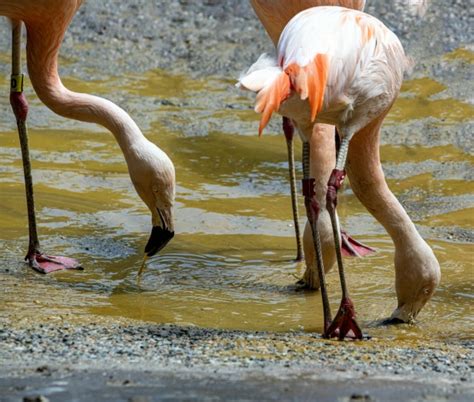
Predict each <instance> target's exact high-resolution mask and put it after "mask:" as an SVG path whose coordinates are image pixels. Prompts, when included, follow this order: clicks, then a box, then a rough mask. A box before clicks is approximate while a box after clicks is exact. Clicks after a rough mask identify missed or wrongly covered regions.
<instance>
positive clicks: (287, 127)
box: [250, 0, 374, 289]
mask: <svg viewBox="0 0 474 402" xmlns="http://www.w3.org/2000/svg"><path fill="white" fill-rule="evenodd" d="M250 3H251V5H252V7H253V9H254V11H255V13H256V14H257V16H258V18H259V19H260V22H261V23H262V25H263V26H264V28H265V30H266V31H267V33H268V35H269V36H270V38H271V40H272V41H273V44H274V45H275V46H276V45H277V43H278V39H279V37H280V34H281V32H282V31H283V28H284V27H285V25H286V24H287V23H288V21H289V20H290V19H291V18H292V17H293V16H295V15H296V14H298V13H299V12H300V11H303V10H305V9H308V8H310V7H317V6H342V7H347V8H353V9H356V10H363V9H364V6H365V0H290V1H288V0H250ZM314 131H315V133H314V136H315V137H316V136H317V137H318V138H319V140H318V142H319V144H318V146H319V149H322V144H321V142H322V141H323V138H325V139H326V140H327V141H328V144H327V146H326V148H327V149H326V150H325V152H324V154H323V155H320V154H317V153H316V152H317V151H315V152H313V153H312V154H311V155H312V158H311V163H310V166H311V173H312V175H313V177H317V178H320V179H323V182H322V183H320V184H321V185H320V186H318V187H319V188H323V186H324V185H325V183H326V182H327V180H328V179H329V174H330V173H331V170H330V168H329V167H330V166H331V165H334V163H335V157H336V156H335V152H334V149H335V148H334V138H335V131H334V127H333V126H330V125H327V124H316V125H315V126H314ZM283 132H284V134H285V139H286V145H287V151H288V168H289V179H290V189H291V204H292V211H293V224H294V228H295V238H296V261H301V260H302V259H303V255H304V257H305V260H306V267H307V269H306V271H305V273H304V275H303V278H302V279H301V280H300V281H299V282H298V284H299V285H303V286H304V287H307V288H309V289H318V288H319V280H318V277H317V275H316V269H315V265H314V261H315V260H314V252H313V250H312V247H313V246H312V241H311V240H310V237H311V232H310V230H309V226H307V227H306V229H305V232H304V239H303V242H304V249H305V252H304V254H303V247H302V242H301V235H300V228H299V213H298V201H297V194H296V174H295V168H294V166H295V162H294V146H293V136H294V128H293V127H292V123H291V121H290V120H289V119H287V118H286V117H283ZM311 142H312V141H311V140H310V143H311ZM324 160H326V163H323V161H324ZM333 161H334V162H333ZM319 225H320V233H325V234H327V235H326V236H321V238H322V249H323V258H324V262H325V263H324V266H325V268H326V271H329V270H330V269H331V268H332V266H333V265H334V262H335V254H334V248H333V247H332V238H331V236H332V233H331V229H330V223H329V221H328V220H320V221H319ZM341 235H342V237H341V239H342V251H343V254H344V255H345V256H365V255H367V254H370V253H372V252H373V251H374V250H373V249H372V248H370V247H368V246H365V245H364V244H362V243H360V242H358V241H356V240H354V239H353V238H352V237H351V236H349V235H348V234H347V233H346V232H345V231H342V233H341Z"/></svg>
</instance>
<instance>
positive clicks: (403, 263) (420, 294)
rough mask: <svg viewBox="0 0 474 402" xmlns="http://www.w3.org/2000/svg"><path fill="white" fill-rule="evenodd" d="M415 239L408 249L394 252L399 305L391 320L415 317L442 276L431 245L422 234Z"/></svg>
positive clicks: (410, 320) (411, 319)
mask: <svg viewBox="0 0 474 402" xmlns="http://www.w3.org/2000/svg"><path fill="white" fill-rule="evenodd" d="M417 243H418V244H416V245H412V247H410V248H409V249H408V250H404V251H403V252H401V251H399V250H397V251H396V252H395V271H396V275H395V287H396V290H397V298H398V306H397V308H396V309H395V311H394V312H393V313H392V316H391V318H390V321H392V323H408V322H412V321H414V320H415V318H416V316H417V315H418V313H419V312H420V310H421V309H422V308H423V307H424V305H425V304H426V303H427V302H428V300H430V299H431V297H432V296H433V294H434V292H435V290H436V287H437V286H438V284H439V282H440V279H441V270H440V266H439V262H438V260H437V259H436V257H435V255H434V253H433V251H432V250H431V248H430V247H429V246H428V245H427V244H426V243H425V242H424V241H423V240H422V239H421V238H420V239H419V240H418V241H417Z"/></svg>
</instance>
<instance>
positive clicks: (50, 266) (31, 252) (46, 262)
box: [10, 21, 81, 274]
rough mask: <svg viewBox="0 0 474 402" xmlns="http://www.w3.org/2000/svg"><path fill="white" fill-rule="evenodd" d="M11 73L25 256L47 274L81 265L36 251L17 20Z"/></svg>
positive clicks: (14, 27)
mask: <svg viewBox="0 0 474 402" xmlns="http://www.w3.org/2000/svg"><path fill="white" fill-rule="evenodd" d="M12 34H13V35H12V77H11V88H10V104H11V106H12V109H13V113H14V114H15V117H16V122H17V127H18V134H19V136H20V145H21V154H22V158H23V170H24V175H25V191H26V203H27V209H28V228H29V247H28V254H27V255H26V257H25V260H27V261H28V263H29V265H30V266H31V267H32V268H33V269H35V270H36V271H38V272H41V273H44V274H47V273H50V272H54V271H59V270H62V269H81V264H80V263H79V262H77V261H76V260H74V259H72V258H68V257H56V256H47V255H45V254H43V253H41V252H40V251H39V247H40V244H39V239H38V231H37V226H36V215H35V205H34V194H33V179H32V177H31V162H30V154H29V148H28V132H27V128H26V118H27V116H28V102H27V100H26V97H25V95H24V93H23V74H21V51H20V40H21V22H20V21H13V29H12Z"/></svg>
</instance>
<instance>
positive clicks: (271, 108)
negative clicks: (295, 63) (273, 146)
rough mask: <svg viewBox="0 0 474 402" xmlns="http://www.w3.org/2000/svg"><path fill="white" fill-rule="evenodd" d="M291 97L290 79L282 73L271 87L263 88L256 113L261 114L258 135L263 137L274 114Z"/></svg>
mask: <svg viewBox="0 0 474 402" xmlns="http://www.w3.org/2000/svg"><path fill="white" fill-rule="evenodd" d="M289 95H290V78H289V77H288V75H287V74H286V73H285V72H284V71H282V72H281V73H280V74H279V75H278V76H277V77H276V78H275V79H274V80H273V81H272V82H271V83H270V85H268V86H266V87H265V88H263V89H262V90H261V91H260V92H259V93H258V95H257V101H256V104H255V111H256V112H257V113H261V114H262V117H261V119H260V125H259V127H258V135H262V132H263V129H264V128H265V127H266V126H267V124H268V122H269V121H270V118H271V117H272V114H273V112H276V111H278V109H279V108H280V105H281V103H282V102H283V101H284V100H285V99H286V98H288V96H289Z"/></svg>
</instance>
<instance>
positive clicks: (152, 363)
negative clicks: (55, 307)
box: [0, 323, 474, 400]
mask: <svg viewBox="0 0 474 402" xmlns="http://www.w3.org/2000/svg"><path fill="white" fill-rule="evenodd" d="M0 342H1V343H2V349H1V351H0V361H3V362H13V361H18V360H17V356H18V354H21V356H22V359H21V364H18V363H17V364H14V365H12V364H11V363H10V364H6V365H2V369H0V377H3V379H0V394H3V395H5V396H8V397H11V398H12V399H11V400H14V399H13V397H14V396H20V395H21V396H25V395H34V394H35V392H36V393H38V392H39V393H40V394H41V393H43V395H45V392H46V393H47V395H46V396H49V397H51V398H52V400H60V399H58V398H60V397H61V395H62V397H66V396H69V397H70V396H71V395H73V394H72V393H74V392H75V393H77V389H81V390H82V389H85V390H87V392H89V391H91V392H92V391H93V390H94V389H96V390H97V389H99V390H102V391H103V390H104V389H107V388H108V387H109V388H110V387H111V388H114V389H115V391H114V392H118V388H120V387H122V388H123V390H122V392H120V393H119V395H121V396H122V398H123V395H124V392H125V394H126V393H127V391H126V389H128V391H129V393H130V395H137V394H138V395H143V394H144V393H145V395H155V396H156V395H158V394H153V392H157V391H158V390H159V389H161V390H162V391H164V389H166V391H165V394H160V395H161V397H160V398H157V399H166V398H164V395H168V394H169V395H168V396H169V397H170V398H173V397H174V398H177V397H179V392H181V393H182V394H181V396H184V395H187V396H190V395H194V394H195V395H196V399H199V398H204V399H207V398H209V397H211V396H212V397H214V398H221V397H228V398H230V399H232V400H242V399H243V400H252V399H257V398H258V397H261V398H263V399H268V400H278V399H279V398H281V392H283V391H285V392H286V393H287V395H291V397H290V399H292V398H293V399H299V398H303V399H305V398H308V397H310V398H313V397H314V395H319V396H320V397H321V399H322V400H331V398H334V397H335V396H340V397H345V398H348V399H350V398H353V399H358V398H363V399H364V400H370V398H373V399H378V398H381V399H383V400H392V399H393V400H400V395H405V396H406V397H410V399H412V398H414V399H418V398H420V399H432V398H434V399H439V398H443V400H469V399H470V398H472V397H473V396H474V389H473V387H472V380H473V373H472V368H473V363H472V361H473V358H474V344H473V343H472V342H468V341H464V342H463V341H460V342H456V343H441V342H439V343H431V342H428V343H423V344H422V343H417V342H412V341H406V342H399V341H397V342H393V341H390V340H383V341H382V340H376V339H375V340H372V341H371V342H362V343H351V342H346V343H339V342H335V341H326V340H323V339H321V338H320V337H319V336H317V335H314V334H306V333H290V334H288V333H286V334H285V333H282V334H279V333H263V332H262V333H257V332H251V333H248V332H239V331H222V330H210V329H199V328H183V327H176V326H166V325H165V326H153V325H143V324H137V325H133V326H132V325H127V326H125V325H118V324H111V325H103V324H94V323H92V324H89V325H87V326H80V325H79V326H77V325H67V324H66V325H64V324H63V325H59V326H58V325H39V326H38V327H36V328H34V329H33V328H30V329H24V328H23V329H22V328H14V327H13V328H12V327H10V328H7V327H3V328H1V329H0ZM182 378H186V379H187V380H186V382H185V385H183V384H182V383H181V379H182ZM25 379H28V381H25ZM58 381H62V386H59V387H58V384H57V383H58ZM55 383H56V385H54V384H55ZM46 384H50V385H49V387H47V386H46ZM179 384H181V385H179ZM275 384H279V385H275ZM26 385H27V386H26ZM66 385H67V386H66ZM242 386H243V387H244V389H245V391H243V392H244V394H242V395H241V394H240V391H239V388H240V387H242ZM22 387H23V388H22ZM81 387H82V388H81ZM58 388H59V389H58ZM76 388H77V389H76ZM66 390H67V391H66ZM153 390H154V391H153ZM64 392H67V393H66V394H64ZM177 392H178V394H177ZM236 392H239V393H236ZM150 393H151V394H150ZM166 393H168V394H166ZM400 393H401V394H400ZM106 394H107V393H106ZM85 395H86V393H84V394H81V397H80V398H79V400H86V399H85ZM311 395H312V397H311ZM162 397H163V398H162ZM55 398H56V399H55ZM104 399H108V398H104ZM111 399H113V398H111ZM191 399H194V398H191ZM6 400H9V399H8V398H7V399H6Z"/></svg>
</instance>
